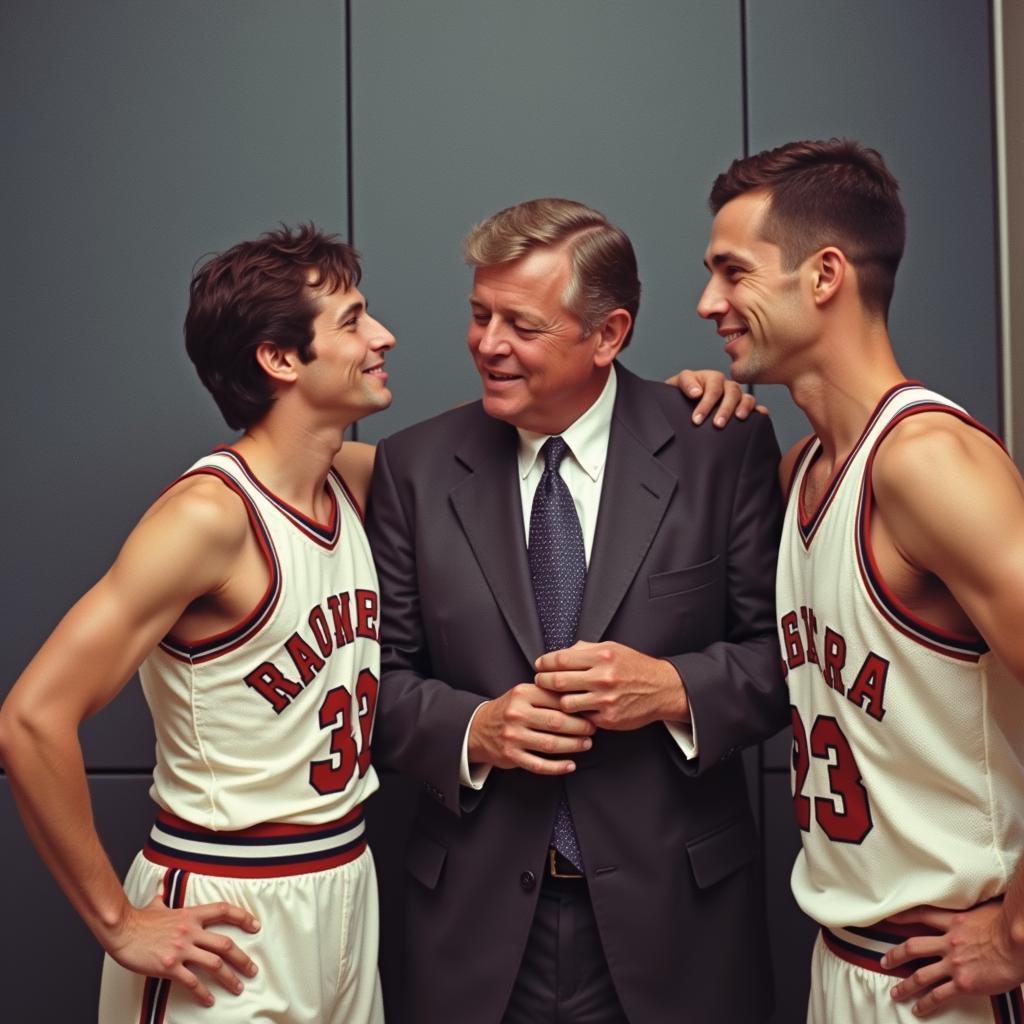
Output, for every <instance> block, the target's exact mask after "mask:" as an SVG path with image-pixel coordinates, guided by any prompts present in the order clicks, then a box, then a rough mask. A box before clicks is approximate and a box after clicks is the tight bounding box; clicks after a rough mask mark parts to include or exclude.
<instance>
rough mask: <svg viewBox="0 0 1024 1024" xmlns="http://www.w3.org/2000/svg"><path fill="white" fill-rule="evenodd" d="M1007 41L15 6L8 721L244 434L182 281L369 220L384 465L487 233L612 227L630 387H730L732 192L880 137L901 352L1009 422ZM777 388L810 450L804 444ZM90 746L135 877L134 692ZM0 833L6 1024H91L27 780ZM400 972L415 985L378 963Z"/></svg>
mask: <svg viewBox="0 0 1024 1024" xmlns="http://www.w3.org/2000/svg"><path fill="white" fill-rule="evenodd" d="M349 7H350V8H351V9H350V10H348V9H347V8H349ZM349 16H350V17H349ZM346 23H350V25H351V38H349V39H346V35H345V28H346ZM988 33H989V11H988V4H987V3H984V2H982V0H903V2H901V3H899V4H891V3H886V2H885V0H863V2H861V3H858V4H856V5H852V4H847V3H843V2H842V0H826V2H823V3H822V2H818V3H813V4H812V3H811V2H809V0H746V2H745V3H744V2H742V0H733V2H727V3H726V2H723V3H715V4H708V3H704V2H701V0H671V2H669V0H633V2H631V3H629V4H626V3H623V2H620V0H558V2H550V0H517V2H516V3H507V2H502V0H433V2H431V3H429V4H428V3H408V2H401V0H351V3H350V4H346V3H344V2H343V0H301V2H296V3H290V4H281V3H277V2H274V0H217V2H214V3H209V2H205V0H176V2H175V3H173V4H157V3H155V2H152V3H142V4H140V3H137V2H128V0H102V2H101V0H87V2H81V0H80V2H76V3H71V2H70V0H66V2H57V0H54V2H50V3H42V4H40V3H38V2H31V3H30V2H28V0H7V2H6V3H5V4H3V6H2V8H0V85H2V96H3V99H2V101H0V102H2V103H3V104H4V122H3V123H4V127H5V139H4V141H5V159H4V163H3V176H4V189H3V193H2V194H3V197H4V198H3V202H4V224H5V228H6V234H5V239H4V246H3V257H2V258H3V273H2V276H0V280H2V281H3V294H4V306H5V312H6V324H7V327H8V331H7V340H8V345H7V351H8V380H9V382H10V385H11V386H9V387H8V394H7V396H6V402H5V419H4V424H5V426H4V439H5V442H6V444H5V450H6V455H7V473H6V479H7V481H8V487H7V490H6V501H5V502H4V506H3V516H4V527H5V530H4V533H5V536H6V537H7V542H6V543H5V546H4V566H5V570H6V579H7V587H6V595H7V596H6V598H5V605H4V610H5V620H6V622H7V623H8V625H9V627H10V628H9V631H8V640H7V643H6V644H5V645H4V649H3V654H2V665H3V669H4V671H3V676H2V681H0V693H2V692H5V691H6V689H7V687H8V686H9V685H10V682H11V681H13V679H14V678H15V676H16V675H17V673H18V672H19V671H20V670H21V668H22V667H23V665H24V664H25V662H26V661H27V659H28V658H29V657H30V655H31V653H32V651H33V650H34V649H35V648H36V647H37V646H38V644H39V643H40V642H41V641H42V639H43V638H44V637H45V636H46V634H47V633H48V632H49V630H50V629H51V628H52V626H53V625H54V623H55V621H56V620H57V618H58V617H59V616H60V614H61V613H62V612H63V610H64V609H65V608H66V607H67V606H68V605H69V604H70V603H71V602H72V601H73V600H74V599H75V597H76V596H77V595H78V594H79V593H81V591H82V590H83V589H84V588H86V587H87V586H88V585H89V584H90V583H91V582H92V580H93V579H94V578H95V577H96V576H97V575H98V574H99V573H101V572H102V571H103V569H104V568H105V566H106V565H107V564H108V563H109V561H110V559H111V558H112V556H113V555H114V553H115V552H116V550H117V546H118V544H119V543H120V540H121V539H122V538H123V536H124V534H125V532H126V531H127V530H128V529H129V528H130V526H131V524H132V523H133V522H134V521H135V520H136V519H137V518H138V516H139V515H140V514H141V512H142V511H143V510H144V509H145V507H146V506H147V505H148V503H149V502H150V501H151V500H152V499H153V497H154V496H155V495H156V494H157V493H158V492H159V490H160V488H161V487H162V486H164V485H165V484H166V483H167V482H168V481H169V480H170V479H171V478H173V476H174V475H175V474H176V473H178V472H179V471H180V470H181V469H183V468H184V467H185V466H187V465H188V463H189V462H190V461H191V460H192V459H193V458H195V457H196V456H197V455H198V454H200V453H202V452H203V451H205V450H207V449H208V448H209V447H210V446H211V445H212V444H214V443H216V442H218V441H222V440H224V439H226V438H228V437H229V433H228V431H227V430H226V429H225V428H224V427H223V425H222V424H221V423H220V421H219V419H218V416H217V413H216V410H215V409H214V407H213V404H212V402H210V400H209V399H208V397H207V396H206V395H205V394H204V393H203V391H202V389H201V387H200V386H199V384H198V383H197V382H196V380H195V378H194V375H193V372H192V368H191V366H190V365H189V363H188V360H187V358H186V356H185V354H184V350H183V347H182V344H181V328H180V325H181V320H182V316H183V313H184V309H185V303H186V288H187V282H188V277H189V271H190V268H191V266H192V264H193V262H194V261H195V260H196V258H197V257H199V256H200V255H201V254H202V253H204V252H206V251H209V250H212V249H218V248H222V247H224V246H225V245H227V244H230V243H232V242H234V241H237V240H238V239H240V238H244V237H251V236H253V235H254V234H255V233H257V232H259V231H261V230H263V229H265V228H266V227H269V226H271V225H273V224H274V223H275V222H277V221H279V220H285V221H290V222H294V221H297V220H300V219H314V220H316V221H317V222H318V223H320V224H321V225H323V226H325V227H327V228H329V229H331V230H336V231H340V232H342V233H344V232H345V231H346V229H347V224H346V209H347V207H348V204H349V203H351V207H352V210H353V218H352V220H353V223H352V228H353V234H354V241H355V242H356V244H357V246H358V247H359V248H360V249H361V251H362V252H363V255H364V261H365V264H366V276H365V280H364V287H365V291H366V294H367V296H368V298H369V299H370V301H371V303H372V306H373V308H374V312H375V313H376V314H377V315H378V316H380V317H381V318H382V319H383V320H384V321H385V322H387V323H388V324H389V326H391V327H392V328H393V329H394V331H395V333H396V334H397V336H398V340H399V343H398V347H397V348H396V349H395V351H394V353H393V354H392V355H391V356H390V357H389V363H390V369H391V371H392V384H393V388H394V392H395V395H396V401H395V406H394V407H393V409H392V410H390V411H388V412H387V413H385V414H382V415H380V416H378V417H375V418H374V419H372V420H370V421H368V422H367V423H366V424H365V425H364V426H363V431H362V436H363V437H364V438H369V439H375V438H377V437H380V436H382V435H383V434H385V433H388V432H390V431H392V430H394V429H396V428H398V427H399V426H402V425H404V424H406V423H409V422H412V421H414V420H416V419H419V418H422V417H423V416H426V415H429V414H431V413H434V412H436V411H439V410H440V409H442V408H444V407H447V406H448V405H451V404H454V403H456V402H459V401H463V400H466V399H469V398H472V397H474V396H475V394H476V390H477V387H476V381H475V378H474V374H473V373H472V370H471V367H470V363H469V359H468V357H467V355H466V353H465V350H464V334H465V322H466V295H467V293H468V290H469V274H468V272H467V271H466V270H465V268H463V267H462V265H461V259H460V254H459V242H460V239H461V237H462V235H463V234H464V232H465V231H466V229H467V228H468V227H469V225H470V224H471V223H473V222H474V221H476V220H478V219H480V218H481V217H484V216H486V215H487V214H489V213H491V212H493V211H494V210H495V209H497V208H499V207H501V206H506V205H508V204H510V203H513V202H517V201H519V200H521V199H524V198H529V197H531V196H536V195H542V194H561V195H568V196H572V197H574V198H579V199H582V200H584V201H586V202H589V203H591V204H593V205H595V206H597V207H598V208H600V209H603V210H604V211H605V212H606V213H608V214H609V216H611V217H612V219H614V220H616V221H617V222H618V223H619V224H621V226H622V227H623V228H625V229H626V231H627V232H629V234H630V235H631V237H632V238H633V240H634V243H635V244H636V248H637V252H638V256H639V259H640V265H641V274H642V277H643V280H644V287H645V292H644V299H643V306H642V311H641V315H640V319H639V323H638V328H637V334H636V338H635V341H634V343H633V346H632V347H631V349H630V351H629V353H628V356H627V361H628V363H629V364H630V365H631V366H632V367H633V368H635V369H638V370H639V371H640V372H643V373H646V374H649V375H654V376H662V375H665V374H667V373H668V372H670V371H672V370H674V369H676V368H678V367H680V366H683V365H691V366H700V365H719V366H723V365H724V364H723V360H722V357H721V354H720V348H719V339H718V338H717V337H716V336H715V334H714V332H713V330H712V329H711V328H710V327H709V326H708V325H705V324H702V323H700V322H699V321H698V320H697V318H696V316H695V314H694V306H695V304H696V301H697V297H698V295H699V293H700V290H701V288H702V287H703V281H704V271H703V268H702V267H701V263H700V260H701V253H702V250H703V247H704V244H705V240H706V236H707V230H708V227H709V224H710V216H709V215H708V213H707V212H706V206H705V201H706V195H707V191H708V189H709V187H710V183H711V180H712V178H713V177H714V175H715V173H717V172H718V171H719V170H721V169H722V168H723V167H724V166H725V165H726V164H727V162H728V161H729V160H730V159H731V158H732V157H734V156H736V155H739V154H740V153H741V152H742V150H743V146H744V139H745V138H749V142H750V146H751V148H752V149H758V148H762V147H764V146H768V145H775V144H777V143H780V142H783V141H786V140H787V139H790V138H795V137H801V136H804V137H807V136H821V135H846V134H848V135H853V136H857V137H860V138H862V139H864V140H865V141H867V142H869V143H871V144H873V145H876V146H878V147H879V148H880V149H881V150H882V151H883V153H884V154H885V155H886V156H887V157H888V158H889V159H890V162H891V163H892V166H893V167H894V169H895V171H896V173H897V174H898V175H899V176H900V177H901V178H902V180H903V184H904V192H905V197H906V201H907V206H908V210H909V214H910V245H909V247H908V254H907V259H906V262H905V266H904V269H903V270H902V271H901V275H900V281H899V283H898V287H897V300H896V303H895V306H894V311H893V328H894V334H895V336H896V339H897V345H898V348H899V350H900V353H901V356H902V358H903V361H904V366H905V369H906V370H907V371H908V372H909V373H912V374H915V375H919V376H921V377H923V378H924V379H925V380H927V381H928V382H929V383H931V384H933V385H934V386H936V387H938V388H940V389H941V390H945V391H947V392H948V393H949V394H950V395H952V396H953V397H955V398H957V399H959V400H960V401H962V402H963V403H964V404H966V405H967V406H968V407H969V408H971V409H972V410H973V411H974V412H975V413H976V414H978V415H979V416H980V418H981V419H982V420H983V421H984V422H986V423H988V424H990V425H993V426H995V425H997V423H998V399H997V396H998V391H999V388H998V364H997V339H996V326H995V325H996V316H995V311H996V306H995V298H996V297H995V281H996V275H995V272H994V267H995V264H994V260H995V245H994V241H993V230H994V227H993V225H994V205H993V188H992V185H993V172H992V163H991V160H992V128H991V122H992V111H991V103H990V90H989V79H990V54H989V44H988ZM347 50H350V52H351V68H349V69H346V66H345V55H346V51H347ZM347 70H348V72H349V73H350V77H351V83H352V90H351V94H350V95H347V94H346V78H347V74H346V71H347ZM349 107H350V109H351V124H348V123H347V122H346V116H347V110H348V109H349ZM349 135H350V136H351V150H347V148H346V140H347V138H348V137H349ZM349 162H350V163H351V167H352V180H351V182H349V181H348V180H347V170H346V168H347V167H348V166H349ZM350 186H351V187H350ZM12 360H13V362H12ZM768 392H769V402H770V404H771V405H772V407H773V409H774V410H775V417H776V424H777V429H778V432H779V434H780V440H782V442H783V443H787V442H791V441H792V440H794V439H795V438H796V437H797V436H799V434H800V433H801V432H802V429H803V428H802V424H801V422H800V419H799V417H798V414H797V413H796V412H795V410H793V408H792V407H791V406H790V405H789V403H788V400H787V399H785V397H784V396H783V395H780V394H778V393H775V391H774V390H773V389H768ZM68 685H74V681H73V680H69V681H68ZM84 734H85V735H84V739H85V746H86V752H87V761H88V764H89V766H90V773H91V782H92V789H93V793H94V799H95V805H96V812H97V818H98V820H99V822H100V827H101V831H102V833H103V835H104V837H105V839H106V840H107V843H108V846H109V848H110V850H111V854H112V856H113V857H114V859H115V862H116V863H117V865H118V867H119V868H123V867H124V866H125V865H126V864H127V863H128V861H129V860H130V858H131V856H132V854H133V852H134V850H135V848H136V847H137V846H138V844H139V842H140V841H141V839H142V837H143V836H144V834H145V831H146V830H147V827H148V820H149V815H150V809H149V806H148V801H147V797H146V787H147V778H146V775H147V771H148V769H149V767H150V765H151V762H152V733H151V730H150V728H149V726H148V723H147V720H146V715H145V711H144V709H143V707H142V703H141V700H140V698H139V696H138V693H137V688H136V687H135V685H134V684H132V685H130V686H129V687H128V688H127V690H126V691H125V693H124V694H123V695H122V696H121V697H119V698H118V700H117V701H116V702H115V704H114V705H113V706H112V707H111V708H110V709H108V710H106V711H105V712H104V713H103V714H101V715H100V716H98V717H97V718H96V719H94V720H93V721H91V722H90V723H87V725H86V727H85V730H84ZM787 759H788V740H787V738H786V737H780V738H779V739H778V740H777V741H775V742H773V743H772V744H769V745H768V746H767V748H766V750H765V752H764V755H763V757H758V756H757V755H756V753H755V754H752V755H751V756H750V757H749V758H748V764H749V767H750V769H751V779H752V782H753V785H752V793H753V795H754V796H755V798H756V803H757V810H758V814H759V817H760V820H761V822H762V825H763V831H764V836H765V840H764V841H765V846H766V870H767V873H768V877H769V904H770V907H769V909H770V912H771V915H772V919H773V927H774V941H773V946H774V949H773V955H774V958H775V962H776V974H777V979H778V989H779V992H778V995H779V1000H778V1001H779V1009H778V1012H777V1014H776V1020H777V1021H778V1022H779V1024H789V1022H792V1021H797V1020H800V1019H802V1014H803V1010H802V1006H803V1000H804V997H805V991H806V981H805V977H806V957H807V950H808V948H809V944H810V940H811V937H812V934H813V930H812V929H811V927H810V926H809V925H808V923H807V922H806V921H805V920H804V919H802V918H801V917H800V915H799V914H798V912H797V911H796V909H795V907H794V906H793V903H792V900H791V898H790V897H789V893H788V873H789V867H790V865H791V863H792V856H793V853H794V852H795V849H796V845H797V841H798V840H797V836H796V834H795V829H794V828H793V826H792V824H791V812H790V801H789V792H788V779H787ZM762 762H763V765H764V771H763V772H762V771H760V770H759V769H760V765H761V763H762ZM411 797H412V789H411V787H409V786H407V785H403V784H402V783H400V782H399V781H398V780H393V779H392V780H388V782H387V785H386V786H385V790H384V793H383V794H382V795H381V796H380V797H379V798H377V800H376V802H375V805H374V807H373V808H372V824H373V827H374V836H375V845H376V851H377V857H378V863H379V869H380V874H381V877H382V880H383V883H384V886H385V892H384V899H385V904H384V906H385V918H384V927H385V937H386V936H387V934H388V930H389V929H395V928H397V927H400V925H399V924H398V922H397V921H396V919H395V917H394V904H395V893H396V892H397V890H398V888H399V887H400V886H401V884H402V879H403V869H402V836H403V834H404V829H405V828H406V818H407V813H408V808H409V805H410V800H411ZM0 821H2V823H3V826H2V827H3V829H4V832H3V834H4V836H5V838H6V840H7V841H6V843H5V850H6V853H7V856H6V858H5V865H6V866H7V867H8V870H7V871H5V872H4V881H3V882H2V883H0V885H2V889H0V900H2V905H3V906H4V907H5V908H6V909H7V910H8V912H9V913H13V914H14V915H15V918H16V919H17V920H18V921H19V925H20V930H19V942H18V949H17V950H13V949H9V948H7V947H5V953H4V956H3V957H0V980H3V981H5V982H7V984H6V986H5V991H6V993H7V995H6V997H5V1010H4V1014H5V1017H4V1019H5V1020H7V1019H9V1020H11V1021H15V1022H19V1024H20V1022H22V1021H34V1020H40V1019H55V1020H56V1019H62V1020H69V1021H88V1020H91V1019H94V1005H95V994H96V990H97V986H98V964H99V959H100V958H99V954H98V951H97V950H96V949H95V947H94V944H93V943H92V940H91V938H90V936H89V935H88V934H87V933H86V931H85V929H84V928H83V927H82V926H81V925H80V924H79V923H78V922H77V921H76V920H75V919H74V915H73V914H72V912H71V911H70V910H69V909H67V907H66V905H65V904H64V902H63V900H62V897H61V896H60V895H59V893H58V892H57V890H56V888H55V886H54V885H53V884H52V883H51V882H50V881H49V880H48V878H47V876H46V873H45V870H44V869H43V868H42V867H41V865H40V864H39V863H38V861H37V859H36V858H35V855H34V853H33V852H32V851H31V848H30V846H29V843H28V841H27V839H26V838H25V837H24V834H23V832H22V831H21V828H20V825H18V824H17V822H16V820H15V814H14V809H13V802H12V800H11V798H10V790H9V787H8V785H7V783H6V780H5V779H2V778H0ZM40 950H46V951H47V955H45V956H44V955H40ZM55 964H59V970H60V973H61V981H60V984H59V985H54V984H53V977H54V974H53V972H54V965H55ZM384 967H385V970H390V971H400V970H401V964H400V962H398V961H397V960H396V959H394V955H393V953H391V952H390V951H389V948H386V950H385V963H384ZM15 979H16V980H17V984H14V981H15ZM39 991H46V992H47V993H48V1004H47V1009H46V1011H45V1015H43V1016H40V1012H41V1011H40V1009H39V1005H38V1002H37V1000H36V993H37V992H39ZM726 1024H728V1022H726Z"/></svg>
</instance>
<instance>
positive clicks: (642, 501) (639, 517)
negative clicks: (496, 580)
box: [577, 364, 678, 642]
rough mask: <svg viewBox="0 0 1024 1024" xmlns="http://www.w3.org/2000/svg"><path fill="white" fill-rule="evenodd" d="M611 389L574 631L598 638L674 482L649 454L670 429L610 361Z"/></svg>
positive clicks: (639, 386) (670, 436)
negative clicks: (605, 440)
mask: <svg viewBox="0 0 1024 1024" xmlns="http://www.w3.org/2000/svg"><path fill="white" fill-rule="evenodd" d="M616 373H617V387H618V390H617V394H616V396H615V410H614V413H613V415H612V429H611V436H610V437H609V441H608V463H607V465H606V467H605V474H604V485H603V487H602V490H601V507H600V510H599V511H598V516H597V529H596V531H595V534H594V546H593V550H592V551H591V555H590V566H589V568H588V570H587V587H586V590H585V591H584V593H583V609H582V611H581V612H580V625H579V630H578V632H577V635H578V636H579V638H580V639H581V640H590V641H594V642H596V641H598V640H600V639H601V638H602V636H603V635H604V631H605V630H606V629H607V628H608V623H609V622H611V620H612V616H613V615H614V614H615V612H616V610H617V609H618V607H619V605H620V604H621V603H622V599H623V598H624V597H625V595H626V591H627V590H628V589H629V587H630V585H631V584H632V582H633V580H634V579H635V578H636V574H637V570H638V569H639V567H640V564H641V562H643V560H644V556H645V555H646V554H647V551H648V549H649V548H650V546H651V543H652V541H653V540H654V537H655V535H656V534H657V532H658V527H659V525H660V524H661V520H662V519H663V518H664V515H665V510H666V509H667V508H668V503H669V501H670V500H671V498H672V494H673V492H674V491H675V489H676V487H677V486H678V480H677V479H676V477H675V475H674V474H673V473H671V472H670V471H669V470H667V469H666V468H665V467H664V466H663V465H662V464H661V462H659V461H658V459H657V458H656V457H655V456H656V453H657V452H658V451H660V450H661V449H662V448H663V447H664V446H665V445H666V444H667V443H668V442H669V441H671V440H672V439H673V438H674V437H675V431H674V430H673V429H672V426H671V424H670V423H669V421H668V419H667V418H666V417H665V415H664V413H663V412H662V411H661V408H660V407H659V406H658V405H657V404H656V403H653V402H652V401H651V396H650V394H649V393H648V394H644V393H642V392H643V386H642V384H641V383H640V381H639V380H638V379H637V378H636V377H635V376H634V375H633V374H632V373H630V372H629V371H628V370H625V369H624V368H623V367H622V366H620V365H618V364H616Z"/></svg>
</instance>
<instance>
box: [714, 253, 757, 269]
mask: <svg viewBox="0 0 1024 1024" xmlns="http://www.w3.org/2000/svg"><path fill="white" fill-rule="evenodd" d="M746 262H747V261H746V260H745V259H744V258H743V257H742V256H737V255H736V253H734V252H729V251H728V250H726V251H725V252H716V253H715V255H714V256H712V257H711V262H710V263H708V261H707V260H705V261H704V266H705V267H707V268H708V270H710V269H711V268H712V266H715V267H720V266H721V265H722V264H723V263H743V264H746Z"/></svg>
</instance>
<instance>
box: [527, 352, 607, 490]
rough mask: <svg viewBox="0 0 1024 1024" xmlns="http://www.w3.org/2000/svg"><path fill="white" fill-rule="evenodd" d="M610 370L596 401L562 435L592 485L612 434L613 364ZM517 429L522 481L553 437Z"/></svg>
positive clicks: (603, 460) (605, 456)
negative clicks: (546, 443)
mask: <svg viewBox="0 0 1024 1024" xmlns="http://www.w3.org/2000/svg"><path fill="white" fill-rule="evenodd" d="M610 370H611V372H610V373H609V374H608V380H606V381H605V384H604V388H603V389H602V391H601V394H600V395H598V397H597V401H596V402H594V404H593V405H592V406H591V407H590V408H589V409H588V410H587V411H586V412H585V413H584V414H583V415H582V416H580V418H579V419H578V420H576V421H575V422H574V423H572V424H570V426H568V427H566V429H565V430H563V431H562V433H561V437H562V438H563V440H564V441H565V443H566V445H567V446H568V448H569V451H570V452H572V455H573V458H574V459H575V460H576V461H577V463H579V465H580V467H581V468H582V470H583V471H584V472H585V473H586V474H587V476H589V477H590V479H591V480H593V481H594V482H595V483H596V482H597V479H598V477H599V476H600V475H601V471H602V469H604V464H605V461H606V460H607V458H608V438H609V437H610V435H611V430H612V411H613V410H614V408H615V392H616V390H617V384H616V381H615V367H614V365H613V366H611V367H610ZM516 430H517V432H518V433H519V475H520V476H521V477H523V478H525V477H527V476H529V474H530V471H531V470H532V469H533V465H534V463H535V462H536V461H537V458H538V456H539V455H540V450H541V448H543V447H544V442H545V441H547V439H548V438H549V437H551V436H552V435H551V434H536V433H534V432H533V431H532V430H522V429H520V428H519V427H516Z"/></svg>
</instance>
